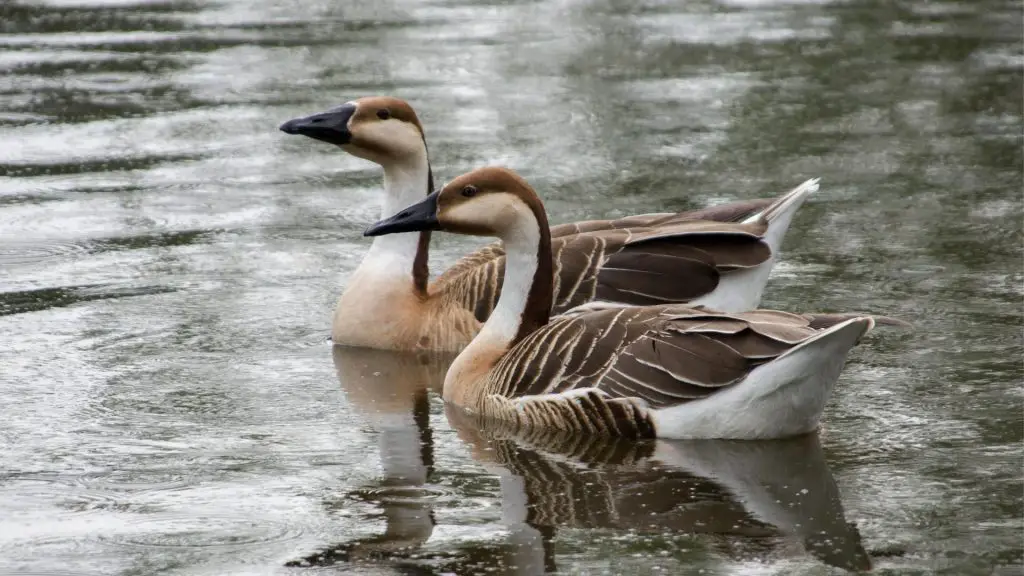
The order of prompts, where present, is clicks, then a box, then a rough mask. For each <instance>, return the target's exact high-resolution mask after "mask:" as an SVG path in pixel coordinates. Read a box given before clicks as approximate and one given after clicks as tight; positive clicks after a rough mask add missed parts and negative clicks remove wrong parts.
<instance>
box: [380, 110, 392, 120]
mask: <svg viewBox="0 0 1024 576" xmlns="http://www.w3.org/2000/svg"><path fill="white" fill-rule="evenodd" d="M377 118H380V119H381V120H387V119H388V118H391V112H389V111H388V109H387V108H381V109H380V110H377Z"/></svg>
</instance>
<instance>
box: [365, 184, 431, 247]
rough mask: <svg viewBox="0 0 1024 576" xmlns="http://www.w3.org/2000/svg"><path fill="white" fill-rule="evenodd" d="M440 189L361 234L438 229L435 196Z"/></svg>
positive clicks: (378, 234)
mask: <svg viewBox="0 0 1024 576" xmlns="http://www.w3.org/2000/svg"><path fill="white" fill-rule="evenodd" d="M440 193H441V191H440V190H436V191H434V192H431V193H430V194H429V195H428V196H427V197H426V198H424V199H423V201H422V202H417V203H416V204H413V205H412V206H409V207H408V208H406V209H405V210H402V211H401V212H399V213H398V214H395V215H394V216H392V217H391V218H385V219H384V220H381V221H380V222H377V223H376V224H374V225H372V226H370V227H369V228H367V229H366V232H363V236H384V235H385V234H396V233H398V232H422V231H423V230H440V229H441V224H440V222H438V221H437V196H438V195H439V194H440Z"/></svg>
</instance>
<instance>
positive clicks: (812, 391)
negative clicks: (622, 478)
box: [651, 317, 875, 440]
mask: <svg viewBox="0 0 1024 576" xmlns="http://www.w3.org/2000/svg"><path fill="white" fill-rule="evenodd" d="M874 324H875V322H874V320H872V319H871V318H870V317H864V318H852V319H850V320H847V321H845V322H843V323H841V324H837V325H835V326H833V327H831V328H829V329H828V330H824V331H822V332H821V333H819V334H815V335H814V336H813V337H811V338H808V339H807V340H805V341H804V342H801V343H800V344H799V345H798V346H796V347H794V348H792V349H791V350H788V351H787V352H786V353H785V354H782V355H781V356H779V357H778V358H776V359H774V360H772V361H771V362H769V363H767V364H764V365H762V366H758V367H757V368H755V369H754V370H753V371H752V372H751V373H750V374H749V375H748V376H747V377H746V378H745V379H743V380H742V381H741V382H738V383H736V384H733V385H732V387H731V388H729V389H728V390H723V391H721V392H718V393H717V394H713V395H711V396H710V397H709V398H707V399H705V400H695V401H692V402H687V403H685V404H681V405H679V406H673V407H671V408H662V409H659V410H654V411H653V412H652V413H651V414H652V416H653V418H654V421H655V428H656V429H657V433H658V436H659V437H661V438H732V439H746V440H750V439H756V438H762V439H768V438H785V437H788V436H796V435H798V434H805V433H807V432H811V431H813V430H815V429H817V427H818V423H819V421H820V419H821V414H822V412H823V411H824V409H825V403H826V402H827V401H828V399H829V397H830V396H831V395H832V388H833V387H834V386H835V383H836V380H838V379H839V374H840V373H841V372H842V370H843V365H844V364H845V363H846V356H847V354H849V352H850V350H851V349H852V348H853V347H854V346H855V345H856V344H857V341H858V340H860V338H861V336H863V335H864V334H866V333H867V332H868V331H869V330H871V328H872V327H873V326H874Z"/></svg>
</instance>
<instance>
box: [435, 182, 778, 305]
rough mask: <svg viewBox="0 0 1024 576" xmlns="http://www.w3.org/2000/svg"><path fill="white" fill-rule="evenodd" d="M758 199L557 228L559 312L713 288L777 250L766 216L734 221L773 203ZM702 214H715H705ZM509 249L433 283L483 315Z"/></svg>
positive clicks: (484, 253)
mask: <svg viewBox="0 0 1024 576" xmlns="http://www.w3.org/2000/svg"><path fill="white" fill-rule="evenodd" d="M770 202H771V201H770V200H753V201H750V202H740V203H733V204H727V205H724V206H715V207H712V208H707V209H704V210H698V211H693V212H683V213H679V214H671V213H667V214H663V213H659V214H640V215H636V216H629V217H626V218H619V219H617V220H589V221H584V222H573V223H570V224H562V225H559V226H555V227H553V228H552V229H551V232H552V246H551V248H552V259H553V260H554V270H555V278H554V280H555V300H554V302H555V304H554V307H553V308H552V313H554V314H560V313H562V312H565V311H566V310H569V309H570V308H574V307H576V306H579V305H581V304H585V303H587V302H590V301H592V300H594V299H598V300H607V301H611V302H620V303H623V304H633V305H657V304H666V303H685V302H689V301H691V300H694V299H696V298H700V297H701V296H704V295H706V294H709V293H711V292H712V291H714V289H715V288H716V287H717V286H718V281H719V277H720V275H721V274H722V273H725V272H728V271H729V270H733V269H736V268H745V267H751V266H756V265H758V264H761V263H762V262H765V261H766V260H768V259H769V258H770V257H771V250H770V249H769V247H768V245H767V244H765V243H764V242H763V241H761V239H760V236H761V234H763V233H764V226H763V225H762V224H748V225H744V226H743V227H742V228H737V227H736V225H735V224H723V222H734V221H736V220H742V219H744V218H746V217H748V216H749V215H750V214H753V213H756V212H758V211H759V210H761V209H763V207H764V206H767V205H768V204H769V203H770ZM698 217H706V218H710V220H699V219H698ZM504 271H505V250H504V248H503V246H502V245H501V243H500V242H495V243H493V244H489V245H487V246H484V247H483V248H480V249H478V250H476V251H475V252H473V253H471V254H469V255H467V256H465V257H463V258H461V259H460V260H458V261H457V262H456V263H455V264H454V265H453V266H452V267H451V268H449V269H448V270H446V271H445V272H444V273H443V274H442V275H441V276H440V277H438V279H437V280H436V281H435V282H434V283H433V285H432V286H431V291H432V292H434V293H438V292H440V293H443V294H445V295H446V297H448V298H450V299H452V300H453V301H454V302H456V303H457V304H458V305H459V306H461V307H463V308H466V309H469V310H472V311H473V313H474V315H475V316H476V318H477V320H479V321H481V322H483V321H486V320H487V318H488V317H489V316H490V315H491V312H492V311H493V310H494V306H495V305H496V304H497V301H498V296H499V294H500V292H501V286H502V283H503V280H504Z"/></svg>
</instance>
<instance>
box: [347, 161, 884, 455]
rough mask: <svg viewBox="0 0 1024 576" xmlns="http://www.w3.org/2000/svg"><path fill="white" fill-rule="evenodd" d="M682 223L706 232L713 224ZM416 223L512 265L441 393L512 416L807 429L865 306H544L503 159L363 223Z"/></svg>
mask: <svg viewBox="0 0 1024 576" xmlns="http://www.w3.org/2000/svg"><path fill="white" fill-rule="evenodd" d="M691 224H692V225H694V226H697V227H698V228H699V227H701V226H705V225H706V228H705V229H706V230H707V235H708V236H711V237H713V236H714V234H717V233H719V226H720V224H718V223H704V222H694V223H691ZM744 226H749V227H753V226H755V225H754V224H746V225H744ZM422 230H444V231H448V232H455V233H460V234H471V235H488V236H497V237H498V238H500V239H501V240H502V242H503V243H504V249H505V251H506V260H507V267H508V269H509V270H511V271H512V272H511V273H509V274H508V275H507V277H506V278H505V283H504V286H503V287H502V292H501V296H500V298H499V299H498V304H497V306H496V307H495V309H494V312H493V313H492V314H491V316H490V317H489V318H488V319H487V322H486V323H485V324H484V326H483V328H482V329H481V330H480V333H479V334H478V335H477V336H476V338H474V339H473V341H472V342H471V343H470V344H469V345H468V346H467V347H466V348H465V349H464V350H463V351H462V352H461V353H460V354H459V355H458V356H457V357H456V359H455V361H454V362H453V363H452V365H451V366H450V367H449V369H448V373H447V375H446V376H445V381H444V388H443V392H442V396H443V397H444V399H445V400H446V401H448V402H452V403H454V404H457V405H459V406H461V407H463V408H465V409H468V410H470V411H472V412H475V413H478V414H482V415H486V416H491V417H494V418H498V419H501V420H507V421H512V422H515V423H516V424H517V425H521V426H523V427H526V428H530V427H541V428H543V427H555V428H563V429H568V430H573V431H578V432H582V433H586V434H610V435H623V436H630V437H655V436H656V437H664V438H735V439H753V438H780V437H786V436H793V435H797V434H802V433H806V432H810V431H812V430H815V429H816V428H817V427H818V422H819V419H820V418H821V413H822V410H823V409H824V406H825V402H826V400H827V399H828V397H829V395H830V393H831V391H832V387H833V385H834V384H835V381H836V379H837V378H838V377H839V373H840V372H841V370H842V368H843V364H844V363H845V360H846V355H847V353H848V352H849V351H850V349H851V348H852V347H853V346H854V345H855V344H856V343H857V342H858V340H859V339H860V337H861V336H863V335H864V334H865V333H867V332H868V331H869V330H870V329H871V328H872V327H873V326H874V320H873V319H872V318H871V317H848V316H843V315H827V316H818V317H815V316H812V315H797V314H790V313H786V312H776V311H770V310H754V311H751V312H744V313H734V314H728V313H721V312H713V311H710V310H707V309H701V308H691V307H686V306H683V305H678V304H667V305H656V306H630V305H623V304H613V305H596V306H587V307H586V308H585V309H584V310H583V311H569V313H567V314H565V315H562V316H556V317H554V318H551V309H552V305H551V304H552V285H553V283H554V272H555V270H554V265H553V264H552V260H551V238H550V234H549V232H548V224H547V216H546V215H545V212H544V206H543V204H542V202H541V200H540V198H539V197H538V196H537V194H536V193H535V192H534V191H533V189H532V188H531V187H530V185H529V184H527V183H526V181H525V180H523V179H522V178H520V177H519V176H518V175H517V174H515V173H514V172H512V171H510V170H507V169H504V168H495V167H488V168H481V169H478V170H474V171H472V172H469V173H467V174H464V175H462V176H459V177H458V178H456V179H455V180H453V181H452V182H450V183H449V184H448V185H446V186H445V187H444V188H442V189H441V190H438V191H436V192H433V193H431V194H430V195H429V196H427V197H426V198H425V199H423V200H422V201H420V202H418V203H417V204H414V205H412V206H410V207H409V208H406V209H405V210H402V211H400V212H399V213H398V214H396V215H394V216H392V217H391V218H388V219H385V220H382V221H380V222H377V223H376V224H374V225H373V226H371V227H370V228H368V229H367V230H366V232H364V234H365V235H367V236H382V235H387V234H393V233H399V232H416V231H422ZM672 281H673V280H671V279H670V280H668V282H672ZM675 281H676V282H687V281H689V279H686V278H683V279H680V280H675Z"/></svg>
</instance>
